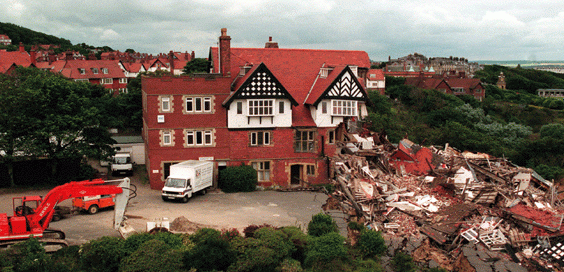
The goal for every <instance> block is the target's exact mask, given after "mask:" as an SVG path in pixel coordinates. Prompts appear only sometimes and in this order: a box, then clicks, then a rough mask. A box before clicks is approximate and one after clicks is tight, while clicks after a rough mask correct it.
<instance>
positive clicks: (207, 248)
mask: <svg viewBox="0 0 564 272" xmlns="http://www.w3.org/2000/svg"><path fill="white" fill-rule="evenodd" d="M190 239H191V240H192V241H193V242H194V243H195V246H194V248H193V249H192V250H190V251H187V252H185V253H184V258H183V263H184V266H185V267H186V268H196V269H197V270H198V271H215V270H222V271H224V270H226V269H227V268H228V267H229V266H230V265H231V264H232V263H233V262H235V260H236V252H235V250H234V249H233V248H232V246H231V244H230V243H229V241H228V240H227V239H225V237H222V235H221V232H219V231H218V230H214V229H200V230H198V231H197V232H196V233H195V234H193V235H191V236H190Z"/></svg>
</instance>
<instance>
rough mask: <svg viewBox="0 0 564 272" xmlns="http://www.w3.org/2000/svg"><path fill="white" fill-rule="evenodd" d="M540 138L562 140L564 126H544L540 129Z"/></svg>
mask: <svg viewBox="0 0 564 272" xmlns="http://www.w3.org/2000/svg"><path fill="white" fill-rule="evenodd" d="M540 137H541V138H546V137H548V138H554V139H564V125H563V124H561V123H552V124H546V125H544V126H542V127H541V129H540Z"/></svg>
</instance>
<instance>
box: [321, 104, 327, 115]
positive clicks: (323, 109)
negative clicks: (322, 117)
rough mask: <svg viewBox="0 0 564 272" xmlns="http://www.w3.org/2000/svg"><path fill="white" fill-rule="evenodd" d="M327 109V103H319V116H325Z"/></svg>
mask: <svg viewBox="0 0 564 272" xmlns="http://www.w3.org/2000/svg"><path fill="white" fill-rule="evenodd" d="M328 108H329V107H328V106H327V101H323V102H321V114H327V112H328Z"/></svg>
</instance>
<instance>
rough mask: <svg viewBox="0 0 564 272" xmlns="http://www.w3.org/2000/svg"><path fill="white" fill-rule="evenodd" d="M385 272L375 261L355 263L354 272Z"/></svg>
mask: <svg viewBox="0 0 564 272" xmlns="http://www.w3.org/2000/svg"><path fill="white" fill-rule="evenodd" d="M381 271H384V269H383V268H382V266H381V265H380V264H379V263H378V262H376V261H375V260H373V259H368V260H358V261H356V262H355V270H354V272H381Z"/></svg>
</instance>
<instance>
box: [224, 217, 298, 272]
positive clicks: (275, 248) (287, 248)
mask: <svg viewBox="0 0 564 272" xmlns="http://www.w3.org/2000/svg"><path fill="white" fill-rule="evenodd" d="M254 237H255V238H245V239H244V240H238V241H237V245H238V247H237V249H238V252H239V254H240V255H239V258H238V259H237V262H235V263H233V264H232V265H231V266H230V267H229V269H228V271H255V272H260V271H264V272H271V271H274V270H275V269H276V268H277V267H279V266H280V265H281V263H282V261H283V260H284V259H287V258H289V257H290V256H291V255H292V253H294V252H295V250H296V248H295V247H294V244H293V243H292V241H290V240H289V239H288V235H287V234H286V233H284V232H283V231H282V230H275V229H273V228H261V229H258V230H257V231H255V233H254Z"/></svg>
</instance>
